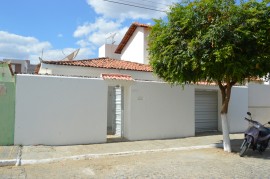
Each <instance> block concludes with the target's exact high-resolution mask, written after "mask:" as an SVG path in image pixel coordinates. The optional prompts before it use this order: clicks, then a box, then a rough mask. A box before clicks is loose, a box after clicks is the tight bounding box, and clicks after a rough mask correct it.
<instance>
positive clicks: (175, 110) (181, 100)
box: [125, 81, 195, 140]
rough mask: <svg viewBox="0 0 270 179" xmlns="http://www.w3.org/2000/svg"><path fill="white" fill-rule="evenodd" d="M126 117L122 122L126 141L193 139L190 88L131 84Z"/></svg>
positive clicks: (192, 110)
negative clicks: (189, 137) (190, 137)
mask: <svg viewBox="0 0 270 179" xmlns="http://www.w3.org/2000/svg"><path fill="white" fill-rule="evenodd" d="M130 94H131V95H130V103H129V104H130V108H128V109H125V110H129V112H130V116H129V117H128V118H127V120H126V121H125V126H126V129H125V130H126V131H125V137H127V138H128V139H129V140H145V139H164V138H177V137H186V136H194V135H195V121H194V117H195V114H194V87H193V86H186V87H185V88H184V90H183V89H182V87H181V86H176V87H171V86H170V85H169V84H166V83H154V82H138V81H136V82H134V83H133V85H132V86H131V88H130Z"/></svg>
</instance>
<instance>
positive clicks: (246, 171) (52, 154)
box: [0, 134, 270, 179]
mask: <svg viewBox="0 0 270 179" xmlns="http://www.w3.org/2000/svg"><path fill="white" fill-rule="evenodd" d="M230 136H231V143H232V149H233V152H232V153H226V152H224V151H223V149H222V148H220V147H221V145H222V135H220V134H212V135H200V136H196V137H187V138H179V139H168V140H149V141H127V142H117V141H114V142H112V141H110V142H108V143H104V144H89V145H74V146H21V147H16V146H0V162H1V161H2V164H5V163H7V162H6V161H7V160H8V161H9V160H10V161H11V162H10V163H7V164H8V165H9V166H2V167H0V179H2V178H4V179H9V178H14V179H17V178H19V179H26V178H245V179H246V178H252V179H253V178H267V179H270V173H269V171H270V164H269V163H270V149H269V148H268V149H267V150H266V152H264V153H263V155H260V154H259V153H258V152H253V151H252V150H249V151H248V153H247V155H246V156H245V157H242V158H241V157H239V155H238V152H239V147H240V145H241V142H242V140H243V134H231V135H230ZM18 156H19V157H18ZM15 164H18V165H21V166H15Z"/></svg>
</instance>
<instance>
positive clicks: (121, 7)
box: [87, 0, 177, 20]
mask: <svg viewBox="0 0 270 179" xmlns="http://www.w3.org/2000/svg"><path fill="white" fill-rule="evenodd" d="M115 2H117V3H115ZM153 2H154V1H139V0H137V1H133V2H132V1H127V0H121V1H110V2H109V1H101V0H87V3H88V4H89V5H90V6H91V7H92V8H93V9H94V11H95V12H96V13H97V14H100V15H102V16H104V17H105V18H114V19H120V20H125V19H152V18H160V17H161V18H162V17H164V16H166V13H164V12H160V11H167V10H168V9H169V5H171V4H172V3H175V2H177V0H160V1H157V2H155V3H153ZM149 9H154V10H149ZM155 10H156V11H155ZM157 10H159V11H157Z"/></svg>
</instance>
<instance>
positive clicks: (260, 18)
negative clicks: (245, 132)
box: [149, 0, 270, 152]
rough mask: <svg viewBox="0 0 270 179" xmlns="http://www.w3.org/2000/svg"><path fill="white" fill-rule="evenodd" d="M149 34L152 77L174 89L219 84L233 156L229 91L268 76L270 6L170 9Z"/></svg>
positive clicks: (220, 3) (214, 1) (207, 3)
mask: <svg viewBox="0 0 270 179" xmlns="http://www.w3.org/2000/svg"><path fill="white" fill-rule="evenodd" d="M167 15H168V16H167V17H168V18H167V19H166V20H161V19H159V20H155V25H154V26H153V27H152V30H151V32H150V35H149V56H150V64H151V66H152V67H153V70H154V73H156V74H157V75H158V76H159V77H160V78H162V79H164V81H167V82H169V83H171V84H180V85H183V84H195V83H198V82H201V81H205V82H209V83H213V82H215V83H216V84H217V85H218V86H219V88H220V90H221V94H222V108H221V120H222V130H223V139H224V140H223V141H224V142H223V144H224V150H225V151H228V152H231V145H230V138H229V129H228V120H227V112H228V105H229V101H230V95H231V88H232V86H233V85H235V84H236V83H243V82H245V81H246V80H249V79H250V78H262V77H267V75H269V71H270V6H269V1H265V0H262V1H260V2H258V1H251V0H249V1H241V2H240V3H236V2H235V1H233V0H194V1H189V2H185V3H178V4H175V5H173V6H172V7H171V10H170V12H168V13H167Z"/></svg>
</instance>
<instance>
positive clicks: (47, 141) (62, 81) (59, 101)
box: [14, 75, 107, 145]
mask: <svg viewBox="0 0 270 179" xmlns="http://www.w3.org/2000/svg"><path fill="white" fill-rule="evenodd" d="M26 99H27V100H26ZM15 116H16V117H15V140H14V143H15V145H20V144H22V145H37V144H44V145H72V144H89V143H102V142H105V141H106V134H107V133H106V132H107V85H106V83H105V82H104V81H103V80H99V79H89V78H75V77H72V78H71V77H54V76H42V75H17V77H16V113H15Z"/></svg>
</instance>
